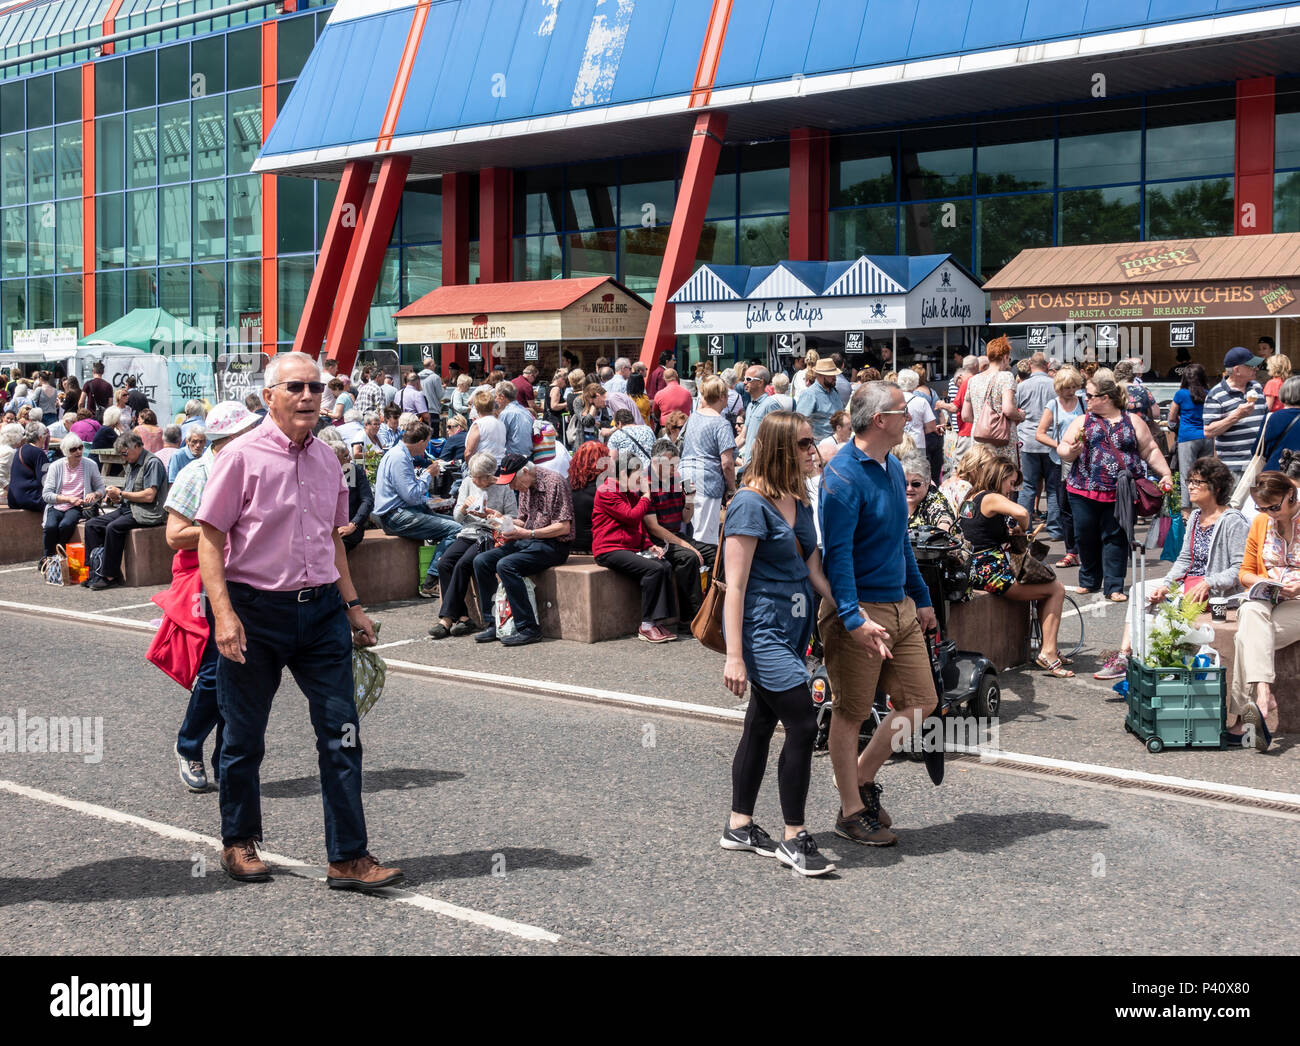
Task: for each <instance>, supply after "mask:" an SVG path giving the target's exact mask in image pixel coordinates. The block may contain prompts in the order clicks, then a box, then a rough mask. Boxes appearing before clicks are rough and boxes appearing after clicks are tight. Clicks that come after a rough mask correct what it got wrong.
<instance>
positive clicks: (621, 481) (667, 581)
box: [591, 451, 677, 643]
mask: <svg viewBox="0 0 1300 1046" xmlns="http://www.w3.org/2000/svg"><path fill="white" fill-rule="evenodd" d="M649 511H650V474H649V473H648V472H646V471H645V470H643V469H642V468H641V459H640V458H639V457H637V455H636V454H634V453H631V452H629V451H624V452H623V453H622V454H621V455H620V456H619V459H618V464H617V465H616V466H615V475H613V476H610V477H609V478H608V479H606V480H605V481H604V482H603V483H602V484H601V485H600V489H599V490H597V491H596V503H595V508H594V509H593V510H592V514H591V550H592V552H594V553H595V554H596V562H597V563H599V564H600V565H601V566H602V567H607V568H608V569H610V570H613V571H615V572H616V573H619V574H627V575H628V576H630V577H632V578H635V579H636V580H637V581H638V582H639V583H640V585H641V627H640V629H638V631H637V638H638V639H643V640H645V641H646V642H647V643H671V642H672V641H673V640H675V639H676V638H677V636H676V634H675V633H673V632H669V631H668V630H667V629H665V628H663V627H662V626H661V625H660V622H661V621H666V620H667V619H668V618H670V617H672V616H673V600H672V592H673V588H674V581H673V568H672V564H671V563H670V562H669V561H668V560H666V559H664V550H663V549H662V548H660V547H659V546H657V545H655V543H654V542H653V541H651V540H650V535H649V534H648V533H646V529H645V526H644V523H643V521H644V520H645V516H646V513H647V512H649Z"/></svg>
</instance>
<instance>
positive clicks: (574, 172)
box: [564, 163, 618, 272]
mask: <svg viewBox="0 0 1300 1046" xmlns="http://www.w3.org/2000/svg"><path fill="white" fill-rule="evenodd" d="M565 189H566V190H567V192H568V210H567V211H566V212H565V225H564V227H565V228H566V229H607V228H609V227H610V226H611V225H616V224H617V223H618V218H617V217H616V215H617V210H616V207H615V204H616V196H615V194H616V193H617V191H618V167H617V165H616V164H613V163H591V164H575V165H574V166H572V167H570V168H569V169H568V170H567V171H566V172H565ZM613 271H614V270H613V269H611V270H610V272H613Z"/></svg>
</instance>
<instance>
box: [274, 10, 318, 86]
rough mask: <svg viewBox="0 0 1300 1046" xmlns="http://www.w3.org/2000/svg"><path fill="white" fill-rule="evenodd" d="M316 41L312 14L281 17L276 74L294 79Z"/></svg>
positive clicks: (278, 27)
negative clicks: (297, 16)
mask: <svg viewBox="0 0 1300 1046" xmlns="http://www.w3.org/2000/svg"><path fill="white" fill-rule="evenodd" d="M315 43H316V29H315V26H314V24H313V19H312V17H311V16H310V15H308V16H307V17H305V18H287V19H286V18H281V19H280V20H279V21H278V22H277V23H276V56H275V57H276V67H275V68H276V75H277V76H278V77H279V78H280V79H281V80H292V79H293V78H295V77H296V76H297V75H298V74H299V73H300V72H302V67H303V66H304V65H305V64H306V63H307V56H308V55H309V54H311V49H312V47H313V46H315Z"/></svg>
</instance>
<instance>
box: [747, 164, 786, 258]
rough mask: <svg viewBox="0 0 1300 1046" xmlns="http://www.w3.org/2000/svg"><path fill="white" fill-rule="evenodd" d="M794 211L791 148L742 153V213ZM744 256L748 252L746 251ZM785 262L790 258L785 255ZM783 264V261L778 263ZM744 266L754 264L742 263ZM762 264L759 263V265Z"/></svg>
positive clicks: (783, 256)
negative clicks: (791, 186) (791, 201)
mask: <svg viewBox="0 0 1300 1046" xmlns="http://www.w3.org/2000/svg"><path fill="white" fill-rule="evenodd" d="M789 210H790V147H789V146H788V145H786V144H785V143H784V142H780V143H771V144H768V145H753V146H747V147H746V148H744V149H742V150H741V151H740V213H741V214H765V213H767V212H769V211H776V212H788V211H789ZM741 253H742V254H743V253H744V251H743V249H742V251H741ZM781 257H782V258H785V257H787V255H782V256H781ZM778 260H780V259H778ZM742 264H746V265H747V264H750V263H749V262H742ZM755 264H758V263H755Z"/></svg>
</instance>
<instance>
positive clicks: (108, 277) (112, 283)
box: [92, 272, 126, 333]
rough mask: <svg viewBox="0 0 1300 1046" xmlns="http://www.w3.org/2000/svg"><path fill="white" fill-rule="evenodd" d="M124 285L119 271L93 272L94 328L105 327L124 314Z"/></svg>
mask: <svg viewBox="0 0 1300 1046" xmlns="http://www.w3.org/2000/svg"><path fill="white" fill-rule="evenodd" d="M125 286H126V284H125V281H124V280H123V278H122V274H121V273H120V272H100V273H96V274H95V330H98V329H99V328H100V327H107V326H108V325H109V324H110V323H114V322H116V321H117V320H120V319H121V318H122V317H123V315H125V310H124V309H123V306H122V299H123V290H124V288H125ZM92 333H93V332H92Z"/></svg>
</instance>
